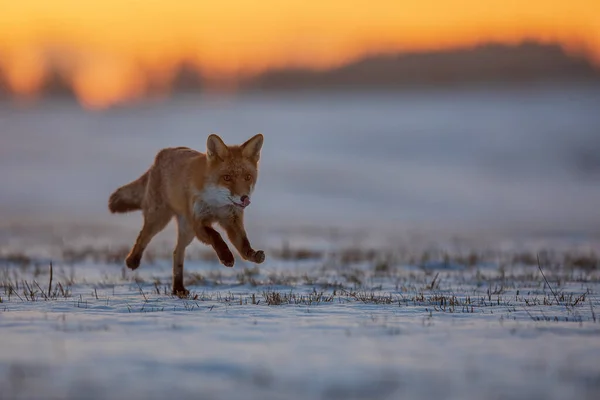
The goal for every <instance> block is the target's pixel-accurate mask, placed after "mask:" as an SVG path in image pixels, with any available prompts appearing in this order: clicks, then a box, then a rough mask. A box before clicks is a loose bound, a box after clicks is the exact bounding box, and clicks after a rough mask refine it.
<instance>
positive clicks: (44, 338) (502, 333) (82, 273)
mask: <svg viewBox="0 0 600 400" xmlns="http://www.w3.org/2000/svg"><path fill="white" fill-rule="evenodd" d="M270 253H271V254H270V255H271V257H270V258H269V260H268V261H267V262H266V263H265V264H263V265H261V266H259V267H258V268H257V267H255V266H253V265H251V264H246V263H243V262H238V264H237V265H236V266H235V268H233V269H228V268H225V267H223V266H220V265H218V264H217V263H215V262H214V261H213V260H212V259H211V258H210V257H205V259H204V260H203V257H202V254H205V253H197V254H191V255H190V258H191V259H192V260H189V261H188V262H187V264H186V272H187V275H186V282H187V286H188V288H189V289H190V290H191V295H190V297H189V298H188V299H179V298H175V297H172V296H171V295H170V294H168V293H170V289H169V283H170V263H169V260H168V259H166V258H164V257H160V256H157V257H156V258H155V259H151V258H150V257H148V260H147V261H146V262H145V263H144V264H143V265H142V267H141V268H140V269H139V270H138V271H136V272H135V273H132V272H130V271H125V270H124V269H123V267H122V261H120V260H119V257H120V254H119V250H118V249H115V250H113V251H112V252H110V251H91V250H87V251H82V252H80V253H73V252H70V253H69V254H67V255H65V257H63V258H64V261H61V262H54V263H53V267H52V272H53V278H52V279H53V281H52V289H51V291H50V295H48V286H49V283H50V282H49V280H50V277H49V271H50V268H49V265H48V264H49V262H48V260H44V259H26V258H19V257H18V256H17V255H15V254H13V255H6V254H5V257H4V259H3V260H2V267H1V268H2V269H1V277H2V279H1V281H2V288H1V290H0V297H1V301H2V302H1V303H0V333H1V335H0V336H1V339H0V387H1V388H2V390H1V394H0V398H2V399H33V398H39V399H41V398H44V399H54V398H56V399H117V398H119V399H120V398H127V399H164V398H174V396H176V398H199V399H309V398H310V399H313V398H315V399H321V398H322V399H384V398H388V399H392V398H393V399H398V398H402V399H412V398H445V399H482V398H486V399H506V398H510V399H537V398H539V399H565V398H577V399H595V398H597V396H598V393H600V363H599V362H598V360H599V359H600V320H599V319H600V315H596V314H597V313H598V314H600V297H599V291H600V270H599V269H598V262H597V260H595V259H590V258H589V257H588V258H586V257H581V258H579V259H578V260H576V259H575V257H574V256H571V258H570V261H569V260H565V258H564V256H563V255H557V254H542V256H541V259H542V264H544V266H543V272H544V273H545V276H546V278H547V280H548V282H549V283H550V287H551V289H550V288H549V287H548V285H547V284H545V280H544V277H543V276H542V274H541V272H540V270H539V268H538V266H537V260H535V256H533V255H531V254H529V255H517V254H512V255H511V254H507V253H496V254H491V253H487V254H484V253H481V254H475V253H473V254H463V255H461V256H459V255H454V256H449V255H448V256H445V257H444V255H442V254H437V253H424V254H421V255H420V256H419V257H416V256H413V255H407V254H399V253H397V254H394V253H385V252H380V251H376V252H369V251H366V250H365V251H359V252H356V251H339V252H336V253H328V252H314V254H311V253H310V252H308V251H306V250H305V251H302V252H294V251H288V252H287V253H285V252H284V253H282V252H277V251H271V252H270ZM490 260H494V261H493V262H490ZM558 261H560V262H558ZM165 292H166V293H167V294H165Z"/></svg>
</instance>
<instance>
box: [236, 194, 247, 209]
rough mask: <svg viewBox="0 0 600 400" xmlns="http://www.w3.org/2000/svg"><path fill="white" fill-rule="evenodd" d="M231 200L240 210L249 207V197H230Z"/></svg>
mask: <svg viewBox="0 0 600 400" xmlns="http://www.w3.org/2000/svg"><path fill="white" fill-rule="evenodd" d="M231 200H232V201H233V203H234V204H235V205H236V206H238V207H240V208H246V207H248V206H249V205H250V196H248V195H243V196H232V197H231Z"/></svg>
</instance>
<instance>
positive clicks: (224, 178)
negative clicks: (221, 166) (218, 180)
mask: <svg viewBox="0 0 600 400" xmlns="http://www.w3.org/2000/svg"><path fill="white" fill-rule="evenodd" d="M223 180H224V181H226V182H229V181H230V180H231V175H223Z"/></svg>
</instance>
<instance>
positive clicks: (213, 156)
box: [206, 133, 229, 161]
mask: <svg viewBox="0 0 600 400" xmlns="http://www.w3.org/2000/svg"><path fill="white" fill-rule="evenodd" d="M206 155H207V157H208V159H209V160H220V161H223V160H225V158H226V157H227V156H228V155H229V148H228V147H227V145H226V144H225V143H223V140H222V139H221V138H220V137H219V136H218V135H215V134H214V133H213V134H211V135H210V136H209V137H208V139H207V140H206Z"/></svg>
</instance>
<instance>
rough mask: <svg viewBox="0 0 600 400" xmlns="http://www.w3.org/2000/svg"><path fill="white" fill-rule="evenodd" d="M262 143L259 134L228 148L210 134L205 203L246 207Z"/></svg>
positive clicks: (261, 137) (255, 175) (255, 177)
mask: <svg viewBox="0 0 600 400" xmlns="http://www.w3.org/2000/svg"><path fill="white" fill-rule="evenodd" d="M262 144H263V135H262V134H260V133H259V134H258V135H255V136H253V137H252V138H250V139H248V140H247V141H246V142H244V143H243V144H241V145H232V146H227V145H226V144H225V143H224V142H223V140H222V139H221V138H220V137H219V136H218V135H215V134H212V135H210V136H209V137H208V139H207V141H206V158H207V169H206V179H207V184H208V185H207V189H208V190H207V192H206V193H205V201H207V202H209V203H211V204H213V205H215V206H227V205H234V206H236V207H239V208H240V209H244V208H246V207H247V206H248V205H249V204H250V197H251V195H252V192H253V191H254V185H255V183H256V180H257V178H258V160H259V159H260V149H261V148H262Z"/></svg>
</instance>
